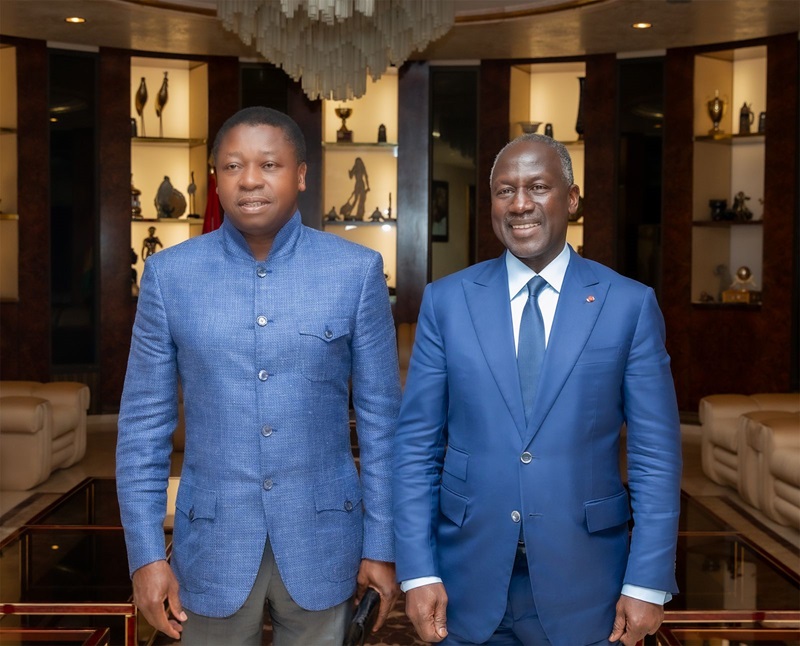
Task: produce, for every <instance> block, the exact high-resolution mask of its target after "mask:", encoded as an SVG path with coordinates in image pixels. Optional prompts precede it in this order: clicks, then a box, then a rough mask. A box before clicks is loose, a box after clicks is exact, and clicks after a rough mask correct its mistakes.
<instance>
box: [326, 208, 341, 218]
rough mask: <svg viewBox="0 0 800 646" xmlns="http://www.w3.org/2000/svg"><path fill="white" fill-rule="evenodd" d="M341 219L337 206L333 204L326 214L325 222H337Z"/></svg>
mask: <svg viewBox="0 0 800 646" xmlns="http://www.w3.org/2000/svg"><path fill="white" fill-rule="evenodd" d="M338 220H339V214H338V213H336V207H335V206H332V207H331V210H330V211H328V213H327V214H326V215H325V222H337V221H338Z"/></svg>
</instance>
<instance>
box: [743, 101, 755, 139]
mask: <svg viewBox="0 0 800 646" xmlns="http://www.w3.org/2000/svg"><path fill="white" fill-rule="evenodd" d="M755 117H756V115H755V113H754V112H753V110H752V109H751V107H750V104H748V103H747V102H745V103H744V104H742V109H741V110H739V134H740V135H749V134H750V126H752V125H753V120H754V119H755Z"/></svg>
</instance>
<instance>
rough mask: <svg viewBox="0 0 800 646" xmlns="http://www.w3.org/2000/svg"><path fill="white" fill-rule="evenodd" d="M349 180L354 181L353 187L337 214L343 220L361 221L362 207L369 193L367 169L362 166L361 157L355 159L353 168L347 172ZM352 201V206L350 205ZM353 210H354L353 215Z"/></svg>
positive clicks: (362, 217)
mask: <svg viewBox="0 0 800 646" xmlns="http://www.w3.org/2000/svg"><path fill="white" fill-rule="evenodd" d="M347 174H348V175H349V176H350V179H355V186H354V187H353V192H352V193H350V197H348V198H347V202H345V203H344V204H342V206H341V207H340V208H339V212H340V213H341V214H342V215H343V216H344V219H345V220H363V219H364V205H365V202H366V201H367V193H368V192H369V175H367V167H366V166H365V165H364V162H363V160H362V159H361V157H356V160H355V162H354V163H353V167H352V168H351V169H350V170H349V171H347ZM350 200H352V204H351V203H350ZM353 209H356V213H355V215H353Z"/></svg>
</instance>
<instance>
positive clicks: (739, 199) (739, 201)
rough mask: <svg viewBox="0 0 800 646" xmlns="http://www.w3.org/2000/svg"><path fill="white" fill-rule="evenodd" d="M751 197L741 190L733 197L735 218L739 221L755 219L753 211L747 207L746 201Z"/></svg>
mask: <svg viewBox="0 0 800 646" xmlns="http://www.w3.org/2000/svg"><path fill="white" fill-rule="evenodd" d="M749 199H750V196H749V195H745V194H744V191H739V192H738V193H737V194H736V195H735V196H734V198H733V219H734V220H736V221H737V222H744V221H745V220H752V219H753V212H752V211H751V210H750V209H748V208H747V205H746V204H745V202H747V201H748V200H749Z"/></svg>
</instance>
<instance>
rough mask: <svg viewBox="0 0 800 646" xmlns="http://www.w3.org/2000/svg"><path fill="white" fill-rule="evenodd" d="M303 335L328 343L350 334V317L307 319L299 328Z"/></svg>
mask: <svg viewBox="0 0 800 646" xmlns="http://www.w3.org/2000/svg"><path fill="white" fill-rule="evenodd" d="M300 334H302V335H303V336H315V337H317V338H318V339H321V340H323V341H325V342H326V343H330V342H331V341H335V340H336V339H340V338H341V337H343V336H347V335H348V334H350V319H342V318H340V319H329V320H327V321H320V322H314V321H307V322H304V323H303V325H302V327H301V328H300Z"/></svg>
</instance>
